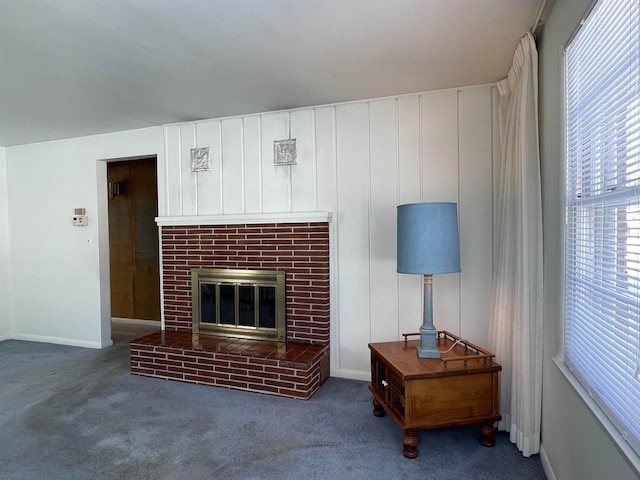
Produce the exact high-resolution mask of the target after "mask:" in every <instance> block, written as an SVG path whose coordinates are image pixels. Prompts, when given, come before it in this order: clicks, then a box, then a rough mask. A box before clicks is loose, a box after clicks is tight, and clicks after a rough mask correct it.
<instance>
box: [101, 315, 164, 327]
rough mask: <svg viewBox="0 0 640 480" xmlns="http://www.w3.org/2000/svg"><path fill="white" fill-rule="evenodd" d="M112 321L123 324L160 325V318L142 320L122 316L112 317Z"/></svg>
mask: <svg viewBox="0 0 640 480" xmlns="http://www.w3.org/2000/svg"><path fill="white" fill-rule="evenodd" d="M111 322H112V323H120V324H123V325H148V326H150V327H155V326H157V327H159V326H160V321H159V320H141V319H138V318H120V317H111Z"/></svg>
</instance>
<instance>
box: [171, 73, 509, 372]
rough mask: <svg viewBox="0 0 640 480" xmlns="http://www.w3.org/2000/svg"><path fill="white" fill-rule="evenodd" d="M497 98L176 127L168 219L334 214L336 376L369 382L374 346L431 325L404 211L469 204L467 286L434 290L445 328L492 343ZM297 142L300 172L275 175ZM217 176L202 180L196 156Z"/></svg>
mask: <svg viewBox="0 0 640 480" xmlns="http://www.w3.org/2000/svg"><path fill="white" fill-rule="evenodd" d="M495 108H496V93H495V88H494V87H491V86H482V87H474V88H465V89H456V90H446V91H438V92H430V93H424V94H415V95H406V96H400V97H392V98H383V99H375V100H370V101H360V102H351V103H346V104H339V105H332V106H323V107H318V108H306V109H299V110H293V111H290V112H276V113H265V114H261V115H250V116H243V117H234V118H225V119H216V120H207V121H201V122H191V123H184V124H176V125H168V126H166V127H165V132H164V133H165V148H166V150H165V158H166V164H165V166H164V180H165V182H166V185H165V188H166V192H167V195H166V198H165V199H166V204H165V205H164V211H165V212H166V213H167V215H170V216H181V215H185V216H190V215H220V214H237V213H273V212H279V213H282V212H304V211H318V210H319V211H329V212H333V213H334V225H333V229H334V230H333V231H334V233H335V235H334V237H333V240H334V244H333V247H334V255H333V256H332V261H333V265H332V266H333V268H334V276H333V279H332V280H333V283H332V304H333V311H332V354H333V365H332V374H333V375H341V376H348V377H354V378H362V379H368V378H369V370H370V360H369V351H368V349H367V343H369V342H371V341H386V340H396V339H399V338H401V336H400V334H401V333H404V332H416V331H417V330H418V327H419V326H420V324H421V319H422V314H421V308H422V295H421V285H422V279H421V277H419V276H414V275H398V274H397V273H396V271H395V269H396V206H397V205H398V204H401V203H407V202H419V201H451V202H457V203H458V204H459V212H460V234H461V255H462V273H461V274H451V275H440V276H437V277H436V278H435V281H434V289H435V292H434V310H435V312H434V321H435V323H436V326H437V327H438V328H440V329H446V330H449V331H451V332H453V333H455V334H461V335H462V336H464V337H465V338H467V339H468V340H470V341H472V342H475V343H478V344H480V345H484V344H486V335H487V327H488V315H489V313H488V312H489V303H490V288H491V268H492V232H493V230H492V220H493V219H492V195H493V187H492V185H493V167H492V165H493V162H494V158H495V156H497V155H498V150H497V132H496V129H495V127H494V125H495ZM289 131H291V138H296V139H297V150H298V164H297V165H296V166H287V167H282V166H280V167H275V166H274V165H273V141H274V140H280V139H284V138H289ZM207 146H208V147H210V152H211V159H212V168H211V170H210V171H207V172H199V173H192V172H191V170H190V149H191V148H194V147H207Z"/></svg>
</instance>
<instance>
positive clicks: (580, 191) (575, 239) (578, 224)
mask: <svg viewBox="0 0 640 480" xmlns="http://www.w3.org/2000/svg"><path fill="white" fill-rule="evenodd" d="M565 60H566V107H567V117H566V118H567V125H566V131H567V184H566V192H567V198H566V231H565V338H564V341H565V362H566V363H567V365H568V366H569V368H570V369H571V370H572V372H573V373H574V374H575V376H576V377H577V378H578V380H579V381H580V382H581V383H582V384H583V386H584V387H585V388H586V390H587V391H588V392H589V395H590V396H591V397H592V398H593V399H594V400H595V402H596V403H597V404H598V405H599V406H600V407H601V408H602V410H603V411H604V413H605V414H606V415H607V416H608V417H609V419H610V420H611V421H612V423H613V424H614V425H615V426H616V427H617V428H618V429H619V431H620V434H621V436H622V437H623V438H624V440H626V441H627V442H628V443H629V445H630V446H631V447H632V448H633V449H634V450H635V451H636V452H637V453H638V454H640V333H639V326H640V1H639V0H599V1H598V2H597V3H596V4H595V6H594V7H593V9H592V10H591V12H590V13H589V15H588V17H587V18H586V20H585V22H584V23H583V25H582V26H581V27H580V29H579V30H578V32H577V33H576V35H575V36H574V37H573V39H572V40H571V42H570V44H569V45H568V47H567V51H566V58H565Z"/></svg>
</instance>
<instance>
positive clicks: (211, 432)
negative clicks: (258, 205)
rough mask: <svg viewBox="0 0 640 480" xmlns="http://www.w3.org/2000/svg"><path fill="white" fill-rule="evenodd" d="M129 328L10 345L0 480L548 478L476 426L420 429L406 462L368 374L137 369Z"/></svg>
mask: <svg viewBox="0 0 640 480" xmlns="http://www.w3.org/2000/svg"><path fill="white" fill-rule="evenodd" d="M130 333H131V332H128V333H127V334H125V335H123V336H122V337H121V338H118V337H117V336H116V335H114V339H115V340H116V343H115V345H114V346H113V347H111V348H108V349H105V350H90V349H82V348H76V347H67V346H60V345H49V344H41V343H32V342H22V341H14V340H9V341H5V342H0V438H1V439H2V440H1V441H2V446H1V447H0V478H2V479H21V480H22V479H50V480H54V479H64V480H71V479H89V478H98V479H100V478H117V479H335V480H338V479H386V480H388V479H397V478H405V479H413V478H416V479H417V478H420V479H434V480H440V479H457V480H460V479H462V480H465V479H478V480H480V479H519V480H529V479H544V478H545V476H544V473H543V470H542V466H541V464H540V460H539V458H538V457H537V456H533V457H530V458H524V457H522V455H521V454H520V452H518V450H517V449H516V447H515V446H514V445H512V444H511V443H510V442H509V440H508V438H507V435H506V434H504V433H499V434H498V437H497V445H496V446H495V447H494V448H486V447H482V446H481V445H480V444H479V443H478V440H477V428H476V427H460V428H451V429H444V430H435V431H430V432H421V433H420V446H419V449H420V456H419V457H418V458H417V459H415V460H408V459H405V458H404V457H403V456H402V452H401V450H402V435H401V431H400V429H399V428H398V426H397V425H396V424H395V423H394V422H393V420H392V419H391V418H389V417H388V416H387V417H384V418H376V417H374V416H373V415H372V413H371V412H372V409H371V396H370V394H369V392H368V390H367V384H366V383H365V382H359V381H354V380H344V379H339V378H330V379H329V380H328V381H327V383H326V384H325V385H324V386H323V387H322V388H321V389H320V390H319V391H318V392H317V393H316V394H315V395H314V396H313V397H312V398H311V400H308V401H302V400H292V399H287V398H280V397H273V396H268V395H262V394H255V393H246V392H239V391H233V390H226V389H220V388H213V387H206V386H198V385H190V384H185V383H179V382H172V381H164V380H158V379H152V378H146V377H138V376H134V375H130V374H129V349H128V342H127V340H126V338H127V336H130Z"/></svg>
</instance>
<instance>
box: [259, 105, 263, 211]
mask: <svg viewBox="0 0 640 480" xmlns="http://www.w3.org/2000/svg"><path fill="white" fill-rule="evenodd" d="M258 118H259V119H260V121H259V122H258V170H259V171H260V175H259V178H260V183H259V186H258V197H259V198H260V201H259V205H260V212H264V201H263V198H262V191H263V189H262V183H263V182H264V180H263V178H262V115H260V116H259V117H258Z"/></svg>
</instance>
